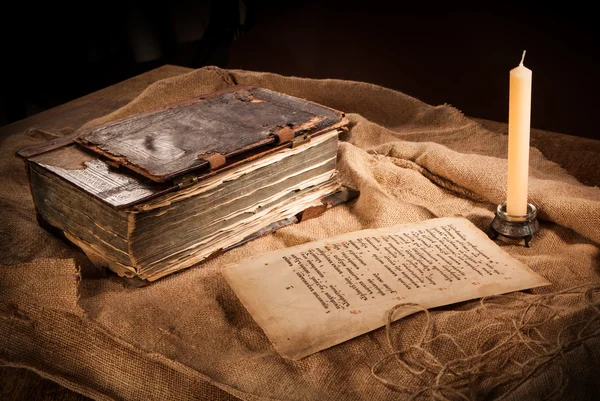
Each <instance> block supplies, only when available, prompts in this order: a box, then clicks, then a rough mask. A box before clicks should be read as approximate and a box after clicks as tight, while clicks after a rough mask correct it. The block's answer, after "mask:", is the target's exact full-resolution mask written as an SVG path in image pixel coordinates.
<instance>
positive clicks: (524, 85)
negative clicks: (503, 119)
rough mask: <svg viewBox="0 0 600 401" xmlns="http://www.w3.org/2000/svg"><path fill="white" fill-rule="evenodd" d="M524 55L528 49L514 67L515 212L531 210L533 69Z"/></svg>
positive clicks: (511, 147)
mask: <svg viewBox="0 0 600 401" xmlns="http://www.w3.org/2000/svg"><path fill="white" fill-rule="evenodd" d="M524 59H525V52H523V57H522V58H521V63H520V64H519V66H518V67H516V68H513V69H512V70H511V71H510V93H509V107H508V185H507V191H506V212H507V213H508V214H509V215H512V216H525V215H526V214H527V185H528V178H529V131H530V128H531V78H532V73H531V70H530V69H529V68H526V67H525V66H523V60H524Z"/></svg>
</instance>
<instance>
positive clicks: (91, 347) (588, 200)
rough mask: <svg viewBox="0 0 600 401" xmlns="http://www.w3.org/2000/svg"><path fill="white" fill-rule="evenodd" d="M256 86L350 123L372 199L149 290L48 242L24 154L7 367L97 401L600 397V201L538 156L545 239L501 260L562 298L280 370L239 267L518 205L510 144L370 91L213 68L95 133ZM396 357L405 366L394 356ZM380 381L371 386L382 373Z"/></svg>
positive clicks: (539, 299)
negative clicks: (236, 282) (229, 276)
mask: <svg viewBox="0 0 600 401" xmlns="http://www.w3.org/2000/svg"><path fill="white" fill-rule="evenodd" d="M233 84H249V85H256V86H261V87H265V88H268V89H272V90H276V91H281V92H284V93H288V94H290V95H294V96H298V97H302V98H306V99H308V100H311V101H315V102H318V103H321V104H324V105H327V106H330V107H333V108H335V109H338V110H342V111H344V112H346V113H347V115H348V117H349V119H350V121H351V130H350V131H349V132H348V133H346V134H343V135H342V137H341V140H342V143H341V145H340V148H339V170H340V177H341V179H342V181H343V182H344V183H345V184H347V185H349V186H352V187H355V188H357V189H359V190H360V191H361V195H360V197H359V198H358V199H357V200H355V201H353V202H350V203H348V204H345V205H341V206H337V207H335V208H333V209H331V210H329V211H327V212H326V213H325V214H324V215H322V216H320V217H318V218H316V219H312V220H308V221H305V222H303V223H301V224H297V225H294V226H289V227H287V228H284V229H282V230H279V231H277V232H276V233H275V234H273V235H269V236H266V237H262V238H260V239H258V240H255V241H253V242H252V243H250V244H247V245H244V246H242V247H240V248H237V249H234V250H232V251H229V252H227V253H226V254H224V255H222V256H220V257H218V258H215V259H213V260H211V261H209V262H207V263H205V264H203V265H200V266H197V267H194V268H191V269H188V270H186V271H183V272H181V273H178V274H175V275H172V276H169V277H166V278H164V279H162V280H159V281H158V282H156V283H153V284H151V285H148V286H144V287H136V286H133V285H130V284H129V283H127V282H124V281H123V280H121V279H119V278H117V277H115V276H113V275H111V274H108V273H106V272H98V271H97V270H94V269H93V268H92V267H91V266H90V264H89V262H87V260H86V259H85V257H84V256H83V255H82V253H81V252H80V251H78V250H77V249H75V248H74V247H72V246H69V245H67V244H66V243H64V242H63V241H62V240H60V239H57V238H55V237H52V236H51V235H50V234H48V233H47V232H45V231H43V230H42V229H41V228H39V226H38V225H37V223H36V221H35V213H34V209H33V204H32V201H31V197H30V195H29V188H28V184H27V179H26V175H25V170H24V168H23V162H22V161H21V160H19V159H17V158H16V157H15V156H14V152H15V151H16V150H18V149H19V148H22V147H25V146H27V145H31V144H34V143H38V142H39V141H41V139H42V138H41V137H40V135H39V134H36V132H35V131H31V132H29V133H22V134H18V135H13V136H12V137H9V138H8V139H7V140H6V141H5V142H4V143H3V145H2V155H1V159H0V187H1V188H3V189H2V195H1V196H0V218H1V221H2V224H1V226H0V230H1V232H0V233H1V235H2V243H1V244H0V254H1V255H2V260H1V262H2V264H3V265H4V267H2V268H0V279H1V281H0V297H1V298H0V299H1V300H2V301H0V360H2V362H3V363H4V364H6V365H11V366H21V367H26V368H29V369H33V370H35V371H36V372H38V373H40V374H42V375H43V376H46V377H49V378H52V379H53V380H56V381H57V382H59V383H61V384H63V385H65V386H67V387H69V388H72V389H74V390H76V391H79V392H81V393H83V394H86V395H88V396H91V397H93V398H96V399H132V400H137V399H140V400H142V399H143V400H149V399H157V400H158V399H177V400H185V399H227V398H229V397H230V395H233V396H235V397H239V398H242V399H248V400H253V399H278V400H281V399H285V400H301V399H320V400H324V399H331V400H339V399H353V400H360V399H365V400H367V399H368V400H384V399H403V398H409V397H410V396H411V395H412V396H415V397H417V398H419V397H423V398H424V399H429V398H431V397H434V396H438V397H445V398H448V399H481V398H485V399H496V398H502V397H504V399H545V398H547V397H562V398H563V399H565V398H568V399H592V398H591V396H592V395H593V394H595V393H600V388H599V384H598V383H597V380H596V379H597V377H598V373H599V366H600V351H599V350H600V347H598V345H599V343H600V341H599V336H600V301H599V300H600V291H598V286H599V284H600V280H599V276H598V274H599V271H598V270H599V265H600V252H599V248H598V243H600V231H599V230H598V227H599V226H600V189H598V188H597V187H587V186H584V185H582V184H580V183H579V182H578V181H577V180H575V179H574V178H572V177H571V176H569V175H568V174H567V173H566V172H564V171H563V170H562V169H561V168H560V167H559V166H558V165H556V164H555V163H552V162H550V161H548V160H546V159H545V158H544V157H543V155H542V154H541V153H540V152H539V151H537V150H536V149H532V150H531V167H530V168H531V179H530V201H531V202H532V203H534V204H535V205H536V206H538V208H539V210H540V214H539V217H540V224H541V230H540V232H539V234H538V235H537V236H536V237H535V238H534V240H533V242H532V247H531V248H529V249H527V248H524V247H523V246H522V244H518V243H517V242H516V241H510V240H505V239H504V240H503V239H501V240H499V241H498V243H499V244H500V245H501V246H502V247H503V248H504V249H505V250H506V251H507V252H508V253H510V254H511V255H512V256H514V257H516V258H517V259H519V260H521V261H523V262H524V263H526V264H527V265H528V266H530V267H531V268H532V269H533V270H535V271H537V272H538V273H540V274H542V275H543V276H544V277H546V278H547V279H548V280H550V281H551V282H552V283H553V285H552V286H549V287H543V288H539V289H535V290H529V291H522V292H519V293H515V294H510V295H505V296H500V297H495V298H492V299H487V300H483V301H481V302H479V301H471V302H464V303H461V304H458V305H451V306H447V307H443V308H437V309H435V310H431V311H429V312H427V313H419V314H416V315H413V316H410V317H407V318H405V319H402V320H401V321H398V322H396V323H393V324H392V325H391V326H390V327H389V330H388V333H387V334H388V335H389V339H390V341H389V342H388V337H387V336H386V329H385V328H382V329H379V330H375V331H373V332H371V333H369V334H366V335H363V336H360V337H358V338H356V339H353V340H351V341H348V342H346V343H344V344H340V345H338V346H335V347H332V348H330V349H327V350H324V351H322V352H319V353H317V354H314V355H312V356H309V357H307V358H305V359H303V360H300V361H295V362H294V361H288V360H285V359H282V358H281V357H279V356H278V355H277V353H276V352H275V351H274V349H273V348H272V347H271V345H270V343H269V341H268V339H267V338H266V337H265V335H264V334H263V332H262V331H261V330H260V327H258V325H257V324H256V323H255V322H254V321H253V320H252V318H251V316H250V315H249V314H248V313H247V312H246V311H245V309H244V308H243V307H242V305H241V304H240V303H239V301H238V300H237V298H236V297H235V295H234V294H233V292H232V291H231V290H230V288H229V287H228V286H227V284H226V282H225V281H224V279H223V278H222V276H221V275H220V274H219V271H220V269H221V268H222V267H223V266H225V265H226V264H228V263H234V262H237V261H239V260H241V259H243V258H245V257H248V256H250V255H254V254H256V253H259V252H264V251H268V250H272V249H276V248H281V247H285V246H291V245H296V244H300V243H304V242H307V241H311V240H315V239H322V238H326V237H329V236H333V235H338V234H342V233H344V232H349V231H354V230H359V229H364V228H375V227H382V226H388V225H394V224H400V223H409V222H416V221H420V220H423V219H429V218H433V217H443V216H452V215H463V216H465V217H467V218H468V219H469V220H471V221H472V222H473V223H474V224H475V225H477V226H478V227H480V228H481V229H484V230H485V229H486V228H487V225H488V224H489V223H490V222H491V220H492V218H493V212H494V209H495V207H496V205H497V204H498V203H500V202H502V201H503V200H504V199H505V196H506V193H505V182H506V149H507V138H506V136H504V135H501V134H497V133H493V132H490V131H487V130H486V129H484V128H483V127H481V126H480V125H479V124H478V123H476V122H475V121H473V120H470V119H468V118H466V117H464V116H463V115H462V114H461V113H460V111H458V110H456V109H455V108H453V107H451V106H448V105H444V106H437V107H434V106H430V105H427V104H424V103H422V102H420V101H419V100H417V99H414V98H411V97H409V96H407V95H405V94H402V93H399V92H396V91H392V90H389V89H385V88H382V87H378V86H375V85H371V84H366V83H360V82H348V81H340V80H311V79H301V78H294V77H283V76H279V75H275V74H268V73H256V72H248V71H239V70H229V71H227V70H221V69H218V68H214V67H207V68H202V69H199V70H196V71H193V72H191V73H189V74H185V75H181V76H178V77H175V78H171V79H167V80H164V81H160V82H158V83H156V84H153V85H151V86H150V87H149V88H148V89H147V90H146V91H145V92H144V93H142V94H141V95H140V96H139V97H138V98H137V99H136V100H135V101H133V102H132V103H130V104H128V105H127V106H125V107H123V108H121V109H119V110H117V111H115V112H114V113H112V114H110V115H108V116H106V117H104V118H102V119H99V120H95V121H91V122H89V123H88V124H87V125H94V124H97V123H100V122H105V121H109V120H112V119H115V118H118V117H123V116H126V115H129V114H131V113H134V112H139V111H144V110H147V109H150V108H154V107H159V106H161V105H164V104H165V103H169V102H172V101H176V100H181V99H184V98H188V97H191V96H195V95H199V94H203V93H207V92H211V91H214V90H218V89H223V88H225V87H227V86H230V85H233ZM394 351H395V352H396V354H395V355H398V356H399V358H396V357H395V356H394V355H392V357H390V354H391V353H392V352H394ZM372 370H373V371H372Z"/></svg>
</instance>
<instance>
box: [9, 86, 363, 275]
mask: <svg viewBox="0 0 600 401" xmlns="http://www.w3.org/2000/svg"><path fill="white" fill-rule="evenodd" d="M347 122H348V121H347V120H346V119H345V118H344V114H343V113H342V112H340V111H337V110H333V109H330V108H327V107H324V106H321V105H319V104H316V103H312V102H309V101H307V100H304V99H300V98H296V97H292V96H288V95H285V94H282V93H277V92H273V91H270V90H267V89H263V88H256V87H249V86H235V87H231V88H228V89H226V90H223V91H220V92H216V93H212V94H209V95H204V96H198V97H195V98H192V99H188V100H185V101H182V102H178V103H175V104H170V105H168V106H165V107H162V108H160V109H156V110H151V111H147V112H143V113H139V114H135V115H131V116H128V117H125V118H122V119H120V120H116V121H113V122H110V123H106V124H102V125H96V126H93V127H89V128H85V129H81V130H79V131H77V132H76V133H75V134H74V135H72V136H69V137H63V138H62V139H61V140H53V141H51V142H49V143H46V144H42V145H38V146H35V147H30V148H27V149H24V150H22V151H21V152H20V153H19V154H20V155H21V156H23V157H24V158H25V159H26V161H27V165H28V174H29V179H30V183H31V191H32V195H33V199H34V202H35V205H36V210H37V213H38V221H39V222H40V223H41V224H42V225H43V226H45V227H48V228H50V227H52V228H57V229H58V230H60V231H61V232H63V233H64V234H65V236H66V237H67V238H68V239H69V240H70V241H71V242H73V243H75V244H76V245H78V246H79V247H80V248H81V249H83V250H84V252H86V254H88V256H89V257H90V259H91V260H96V263H97V264H99V265H103V266H107V267H109V268H110V269H111V270H113V271H115V272H117V273H118V274H119V275H122V276H126V277H130V278H132V277H137V278H140V279H143V280H149V281H153V280H156V279H158V278H160V277H163V276H165V275H168V274H170V273H173V272H175V271H178V270H181V269H184V268H187V267H189V266H192V265H194V264H196V263H199V262H202V261H204V260H206V259H207V258H209V257H214V256H216V255H218V254H220V253H221V252H224V251H226V250H228V249H231V248H232V247H235V246H238V245H241V244H243V243H245V242H247V241H250V240H252V239H254V238H256V237H258V236H261V235H264V234H266V233H268V232H272V231H274V230H277V229H279V228H281V227H283V226H285V225H287V224H293V223H296V222H299V221H302V220H306V219H309V218H312V217H315V216H317V215H319V214H320V213H323V212H324V211H325V210H326V209H328V208H330V207H332V206H335V205H337V204H339V203H343V202H346V201H348V200H349V199H351V198H352V197H354V196H356V195H357V193H356V192H355V191H351V190H350V189H348V188H345V187H343V186H341V185H340V183H339V182H338V180H337V178H336V173H337V172H336V154H337V143H338V137H337V136H338V134H339V133H340V132H341V131H343V130H344V129H345V127H346V124H347Z"/></svg>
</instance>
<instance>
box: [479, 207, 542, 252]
mask: <svg viewBox="0 0 600 401" xmlns="http://www.w3.org/2000/svg"><path fill="white" fill-rule="evenodd" d="M539 229H540V225H539V223H538V221H537V209H536V207H535V206H533V205H532V204H531V203H528V204H527V214H526V215H525V216H512V215H510V214H508V213H506V202H503V203H501V204H499V205H498V208H497V209H496V215H495V216H494V220H493V221H492V223H491V224H490V238H491V239H496V238H498V236H499V235H503V236H505V237H508V238H525V247H526V248H529V241H531V238H533V234H535V233H536V232H537V231H538V230H539Z"/></svg>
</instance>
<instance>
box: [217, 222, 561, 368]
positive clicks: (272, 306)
mask: <svg viewBox="0 0 600 401" xmlns="http://www.w3.org/2000/svg"><path fill="white" fill-rule="evenodd" d="M223 275H224V276H225V278H226V280H227V282H228V283H229V285H230V286H231V288H232V289H233V290H234V292H235V293H236V295H237V296H238V298H239V299H240V300H241V302H242V303H243V305H244V306H245V307H246V309H247V310H248V311H249V312H250V314H251V315H252V316H253V318H254V319H255V320H256V322H257V323H258V324H259V325H260V326H261V328H262V329H263V331H264V332H265V334H266V335H267V337H268V338H269V340H270V341H271V342H272V343H273V346H274V347H275V349H276V350H277V352H278V353H279V354H280V355H281V356H283V357H285V358H290V359H300V358H303V357H305V356H307V355H310V354H312V353H315V352H317V351H320V350H323V349H325V348H328V347H331V346H333V345H336V344H339V343H341V342H344V341H347V340H349V339H351V338H354V337H356V336H358V335H361V334H364V333H367V332H369V331H371V330H374V329H376V328H379V327H381V326H384V325H385V322H386V314H387V311H388V310H389V309H390V308H392V307H393V306H394V305H396V304H398V303H416V304H419V305H421V306H423V307H425V308H433V307H436V306H442V305H447V304H451V303H455V302H461V301H466V300H469V299H474V298H480V297H484V296H489V295H496V294H503V293H507V292H511V291H518V290H523V289H527V288H533V287H538V286H543V285H549V284H550V282H548V281H547V280H546V279H544V278H543V277H542V276H540V275H539V274H537V273H535V272H533V271H532V270H531V269H529V268H528V267H527V266H526V265H524V264H523V263H521V262H519V261H518V260H516V259H514V258H512V257H511V256H510V255H508V254H507V253H506V252H504V251H503V250H502V249H500V247H498V246H497V245H496V244H495V243H494V242H492V241H491V240H490V239H488V237H487V235H486V234H485V233H483V232H482V231H481V230H479V229H478V228H477V227H475V226H474V225H473V224H472V223H471V222H470V221H468V220H467V219H465V218H462V217H456V218H455V217H452V218H439V219H432V220H426V221H424V222H420V223H417V224H409V225H399V226H394V227H386V228H380V229H372V230H363V231H357V232H353V233H347V234H343V235H340V236H337V237H334V238H329V239H327V240H322V241H315V242H311V243H307V244H303V245H300V246H296V247H292V248H287V249H281V250H277V251H273V252H270V253H267V254H262V255H258V256H256V257H253V258H250V259H247V260H245V261H242V262H241V263H239V264H237V265H234V266H230V267H227V268H226V269H224V270H223ZM415 311H416V310H415V309H414V308H406V310H405V311H402V310H399V311H398V312H397V313H396V314H395V316H396V317H397V318H398V319H399V318H402V317H404V316H407V315H409V314H411V313H414V312H415Z"/></svg>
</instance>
